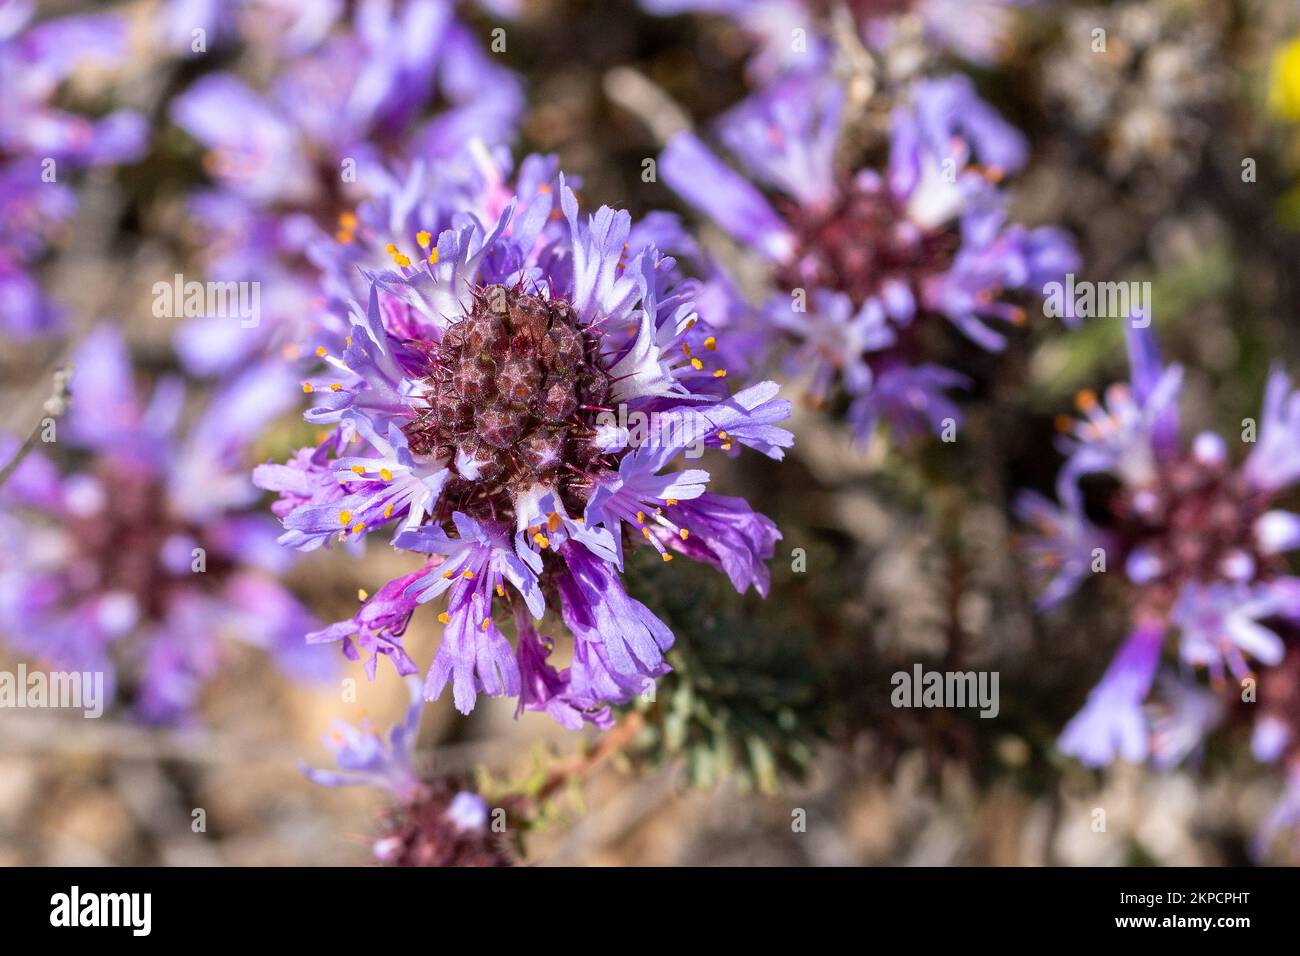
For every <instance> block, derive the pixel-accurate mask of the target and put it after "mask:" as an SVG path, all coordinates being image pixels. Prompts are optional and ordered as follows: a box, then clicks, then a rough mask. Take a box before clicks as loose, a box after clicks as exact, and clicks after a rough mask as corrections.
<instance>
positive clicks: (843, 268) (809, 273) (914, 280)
mask: <svg viewBox="0 0 1300 956" xmlns="http://www.w3.org/2000/svg"><path fill="white" fill-rule="evenodd" d="M782 211H783V212H784V214H785V217H786V221H787V222H789V223H790V224H791V225H792V226H793V228H794V233H795V254H794V255H793V256H792V257H791V259H790V262H789V264H788V265H786V266H785V267H784V268H783V269H781V271H780V272H779V274H778V279H779V280H780V282H781V283H782V285H784V286H785V287H786V288H788V289H795V288H803V289H813V288H819V289H835V290H837V291H840V292H845V293H847V294H848V295H849V297H850V298H851V299H852V300H853V302H854V304H855V305H861V304H862V303H863V302H865V301H866V300H867V299H868V298H871V297H872V296H875V295H877V294H878V293H879V292H880V290H881V286H882V285H883V284H884V283H885V282H886V281H889V280H894V281H899V282H902V283H904V284H906V285H907V286H908V287H909V288H911V289H912V291H913V293H914V294H916V293H918V292H919V289H920V285H921V282H922V281H923V280H924V279H925V278H926V277H927V276H929V275H934V274H937V273H941V272H943V271H945V270H946V269H947V268H948V267H949V266H950V265H951V264H952V260H953V257H954V256H955V255H956V253H957V246H958V242H959V240H958V238H957V236H955V235H953V234H952V233H951V232H950V231H948V230H934V229H931V230H926V229H922V228H920V227H919V226H917V225H916V224H915V223H913V222H911V221H910V220H909V219H908V216H907V213H906V211H905V210H904V209H903V208H902V206H901V205H900V204H899V202H898V201H897V200H896V199H895V198H894V197H893V196H892V195H890V193H889V191H888V190H885V189H877V190H870V189H864V188H860V187H856V186H854V187H849V188H847V189H844V190H842V191H841V193H840V195H839V197H838V199H837V200H836V202H835V204H834V205H833V206H831V207H830V208H829V209H823V210H818V211H817V212H816V213H813V212H810V211H809V210H808V209H806V208H803V207H802V206H800V205H798V204H795V203H790V204H788V205H787V206H786V207H785V208H784V209H783V210H782Z"/></svg>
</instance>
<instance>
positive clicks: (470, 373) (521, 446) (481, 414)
mask: <svg viewBox="0 0 1300 956" xmlns="http://www.w3.org/2000/svg"><path fill="white" fill-rule="evenodd" d="M599 349H600V341H599V338H598V336H597V335H596V334H595V333H594V332H593V331H592V330H591V329H590V328H587V327H584V326H582V325H580V324H579V322H578V318H577V316H576V315H575V314H574V312H573V310H572V309H571V308H570V307H569V305H568V303H567V302H564V301H563V300H548V299H544V298H542V297H541V296H537V295H532V294H530V293H526V292H524V291H522V289H520V288H517V287H516V288H513V289H508V288H506V287H505V286H501V285H492V286H485V287H482V288H480V289H477V290H475V292H474V295H473V305H472V308H471V309H470V312H469V314H468V315H466V316H465V317H464V318H463V319H461V321H459V322H457V323H456V324H455V325H453V326H451V327H450V328H449V329H448V330H447V332H446V334H445V335H443V337H442V341H441V342H439V343H438V344H437V345H435V346H432V347H431V349H430V352H429V359H430V370H429V374H428V377H427V382H428V384H429V386H430V388H429V393H428V400H429V407H428V409H427V410H426V411H424V412H422V413H421V414H420V415H418V416H417V417H416V418H415V419H414V420H412V421H411V422H410V423H409V424H408V425H407V426H406V428H405V433H406V436H407V440H408V442H409V443H410V448H411V451H412V453H414V454H416V455H432V456H436V457H439V458H446V459H450V460H453V461H456V460H460V461H463V462H467V463H469V464H468V465H467V466H466V467H465V468H464V469H460V468H458V477H455V478H453V479H452V480H451V481H450V482H449V483H448V486H447V487H446V489H444V491H443V494H442V497H441V502H442V505H441V507H443V509H444V510H445V511H448V512H449V511H456V510H459V511H465V512H466V513H468V514H471V515H474V516H476V517H478V516H487V517H492V518H495V519H509V518H510V517H511V516H512V515H511V509H512V504H511V501H512V499H513V496H514V493H515V492H516V491H518V490H520V489H523V488H527V487H529V486H532V485H535V484H545V485H552V486H555V487H557V488H558V489H559V490H560V492H561V494H562V495H563V496H565V497H566V498H568V499H569V500H568V501H566V506H567V505H574V506H577V503H578V501H579V500H580V499H581V497H582V492H583V489H584V488H585V486H586V483H587V477H586V476H587V473H588V470H589V467H590V466H591V464H592V462H593V461H594V460H595V458H596V456H597V452H596V451H595V449H593V448H592V447H591V444H590V441H589V439H590V437H591V435H592V431H593V430H592V423H593V421H594V417H595V415H596V413H597V412H599V411H600V410H602V405H601V403H602V402H604V401H605V398H606V396H607V394H608V393H609V378H608V376H607V375H606V374H605V372H604V371H603V370H602V368H601V364H602V363H601V359H600V351H599ZM465 472H472V475H471V474H466V473H465Z"/></svg>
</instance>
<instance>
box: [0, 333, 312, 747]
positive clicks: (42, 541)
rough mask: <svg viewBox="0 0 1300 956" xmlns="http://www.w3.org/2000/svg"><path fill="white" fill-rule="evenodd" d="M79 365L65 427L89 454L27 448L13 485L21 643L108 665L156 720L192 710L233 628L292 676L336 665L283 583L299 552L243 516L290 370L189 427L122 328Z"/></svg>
mask: <svg viewBox="0 0 1300 956" xmlns="http://www.w3.org/2000/svg"><path fill="white" fill-rule="evenodd" d="M74 364H75V369H76V371H75V372H74V375H73V379H72V385H71V388H72V395H73V399H72V407H71V410H70V411H69V413H68V415H67V417H66V420H65V421H63V422H61V423H60V426H59V427H61V428H62V429H63V441H65V442H66V443H67V444H68V445H69V446H71V447H74V448H76V449H78V450H79V451H81V452H83V453H85V454H86V455H87V456H88V463H87V465H86V466H84V467H83V468H81V469H80V470H77V471H74V472H68V473H61V472H60V471H59V470H57V469H56V468H55V466H54V465H53V464H52V463H51V462H50V461H49V460H48V459H46V458H44V457H43V456H39V455H36V456H30V457H29V458H28V459H27V460H25V461H24V462H23V463H22V465H20V466H19V469H18V472H17V473H16V474H15V476H14V479H13V484H12V485H11V486H10V487H8V488H7V489H6V498H7V499H8V500H7V501H6V502H5V512H4V515H5V527H6V533H7V535H11V536H12V543H13V544H14V550H12V551H7V552H6V553H7V554H8V555H9V557H6V558H5V559H3V562H2V563H0V621H3V625H4V626H3V629H4V631H5V633H7V634H8V635H9V637H10V639H11V641H12V644H13V648H14V650H16V651H17V652H19V653H27V654H32V655H35V656H36V657H38V658H40V659H41V660H43V661H46V662H49V663H50V664H52V665H56V666H62V667H67V668H71V669H81V670H102V671H105V672H106V679H107V682H108V683H109V684H110V685H116V686H118V688H119V689H120V690H122V691H123V693H125V694H129V699H130V700H131V701H132V703H133V704H134V706H135V708H136V709H137V711H138V712H139V713H140V714H141V716H143V717H144V718H146V719H148V720H157V721H175V720H181V719H184V718H186V717H187V716H189V715H190V713H191V712H192V711H193V709H194V707H195V705H196V704H197V696H198V693H199V691H200V690H201V689H202V687H203V685H204V684H205V683H206V682H207V681H209V680H211V679H212V678H213V677H214V676H215V673H216V670H217V668H218V666H219V664H220V662H221V660H222V659H223V657H224V652H223V649H222V642H221V639H222V638H223V637H225V636H231V637H237V638H239V639H240V640H242V641H244V642H245V643H248V644H251V645H253V646H255V647H258V648H261V649H262V650H265V651H266V652H268V653H269V654H271V655H272V657H273V658H274V659H275V660H276V662H277V663H278V664H279V665H280V666H281V667H282V668H283V669H284V670H285V671H286V673H288V674H289V675H290V676H293V677H305V678H316V677H323V676H326V675H327V674H328V673H329V672H330V667H329V661H328V660H327V659H326V658H324V657H322V656H321V655H320V654H319V653H317V652H315V651H314V650H313V649H311V648H308V647H307V646H306V645H305V644H304V643H303V641H302V635H303V633H304V632H305V631H308V630H311V629H312V628H313V627H314V622H313V620H312V618H311V615H310V614H309V613H308V612H307V610H306V609H305V608H304V607H303V606H302V605H301V604H300V603H299V602H298V600H297V599H296V598H294V597H293V596H292V595H291V594H290V593H289V592H288V591H287V590H286V589H285V588H284V586H283V585H281V584H280V583H279V581H278V580H277V579H278V577H279V575H281V574H282V573H283V572H284V570H285V569H286V567H287V565H288V562H287V561H286V560H285V559H286V555H285V553H284V552H283V551H282V550H281V549H278V548H276V547H275V546H274V541H275V537H276V529H275V525H274V523H273V522H270V521H268V520H265V519H263V518H260V517H259V516H257V515H256V514H253V513H249V512H248V511H247V508H248V506H249V505H251V504H252V503H253V502H254V500H255V499H256V497H257V489H256V488H255V487H253V485H252V483H251V482H250V481H249V480H248V478H247V471H246V463H245V453H246V451H247V442H248V440H249V438H250V436H252V435H255V434H256V433H257V432H258V431H259V430H260V429H261V427H262V426H263V425H264V424H265V423H266V422H267V421H268V420H270V418H272V417H273V416H275V415H276V414H279V413H281V412H283V411H285V410H287V409H288V408H289V407H291V404H292V402H291V401H289V400H287V399H289V398H291V395H292V393H291V392H290V391H289V389H290V388H291V387H292V383H293V379H292V378H291V377H289V373H288V372H287V371H285V370H284V369H278V368H275V367H273V366H264V367H259V368H254V369H250V370H249V371H248V372H246V373H244V375H242V376H240V377H239V378H237V379H235V380H234V381H232V382H231V383H229V384H228V385H226V386H225V387H224V388H222V389H220V390H219V391H218V392H217V393H216V394H215V395H214V396H213V398H212V400H211V402H210V404H209V405H208V408H207V409H206V411H205V412H204V414H203V415H201V416H200V417H199V419H198V420H197V422H195V423H194V424H193V426H192V427H190V428H188V429H187V430H186V431H185V432H184V433H183V434H178V428H177V426H178V419H179V412H180V408H181V405H182V400H183V394H182V390H181V387H180V385H179V383H178V382H177V381H175V380H173V379H164V380H162V381H160V382H159V383H158V385H157V387H156V389H155V391H154V394H153V396H152V397H151V398H150V399H148V400H145V399H144V398H143V397H142V396H141V395H140V393H139V392H138V391H137V390H136V388H135V385H134V382H133V380H132V379H133V375H132V369H131V366H130V364H129V358H128V355H127V351H126V348H125V345H124V343H123V341H122V339H121V337H120V334H119V333H118V332H117V331H116V330H115V329H114V328H112V327H111V326H100V327H99V328H97V329H95V330H94V331H93V332H92V333H91V334H90V335H89V336H88V337H87V339H86V340H85V342H84V343H83V344H82V346H81V347H80V348H79V349H78V350H77V352H76V354H75V356H74Z"/></svg>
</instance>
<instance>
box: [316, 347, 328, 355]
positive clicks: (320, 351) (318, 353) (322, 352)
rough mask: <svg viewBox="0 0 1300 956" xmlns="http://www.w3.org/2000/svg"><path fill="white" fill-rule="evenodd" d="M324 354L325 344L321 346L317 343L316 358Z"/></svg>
mask: <svg viewBox="0 0 1300 956" xmlns="http://www.w3.org/2000/svg"><path fill="white" fill-rule="evenodd" d="M325 354H326V353H325V346H323V345H318V346H316V357H317V358H324V357H325Z"/></svg>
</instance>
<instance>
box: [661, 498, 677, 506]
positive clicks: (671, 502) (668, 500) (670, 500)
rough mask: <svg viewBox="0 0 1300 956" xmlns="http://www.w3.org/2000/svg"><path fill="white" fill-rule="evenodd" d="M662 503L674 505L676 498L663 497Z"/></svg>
mask: <svg viewBox="0 0 1300 956" xmlns="http://www.w3.org/2000/svg"><path fill="white" fill-rule="evenodd" d="M664 504H666V505H675V504H677V499H676V498H665V499H664Z"/></svg>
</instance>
